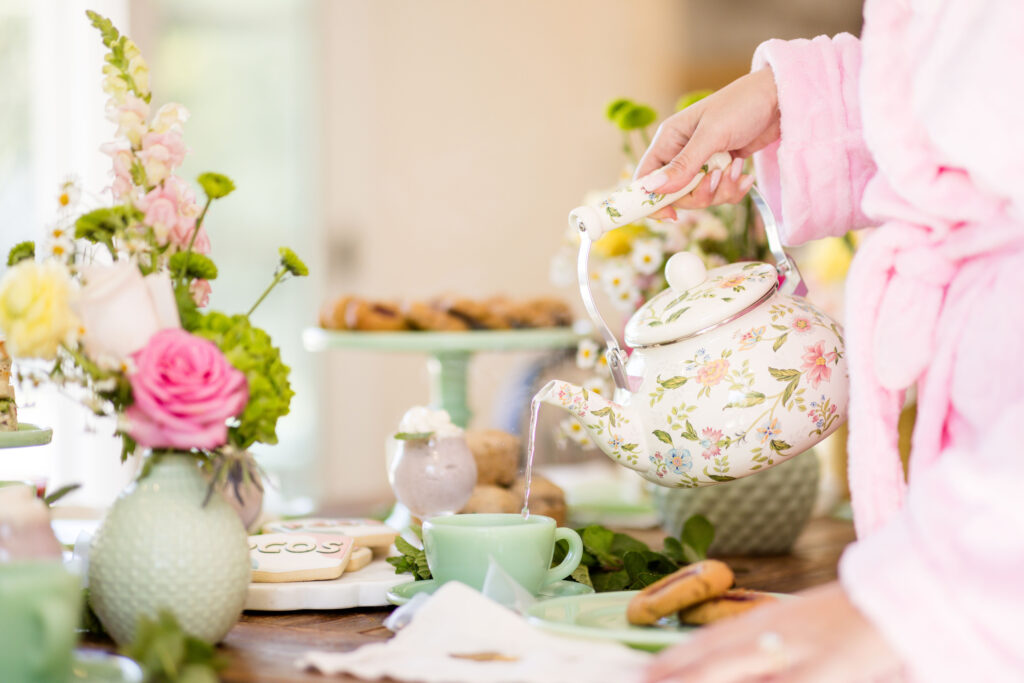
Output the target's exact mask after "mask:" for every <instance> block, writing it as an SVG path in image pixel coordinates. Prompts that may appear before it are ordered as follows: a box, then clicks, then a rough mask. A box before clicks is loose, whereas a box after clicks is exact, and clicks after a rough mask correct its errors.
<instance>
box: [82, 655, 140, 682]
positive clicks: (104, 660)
mask: <svg viewBox="0 0 1024 683" xmlns="http://www.w3.org/2000/svg"><path fill="white" fill-rule="evenodd" d="M144 679H145V676H144V675H143V673H142V669H141V668H140V667H139V665H138V664H136V663H135V661H134V660H131V659H128V658H127V657H122V656H121V655H115V654H111V653H109V652H104V651H103V650H83V649H79V650H75V655H74V661H73V662H72V664H71V678H69V679H68V683H142V681H143V680H144Z"/></svg>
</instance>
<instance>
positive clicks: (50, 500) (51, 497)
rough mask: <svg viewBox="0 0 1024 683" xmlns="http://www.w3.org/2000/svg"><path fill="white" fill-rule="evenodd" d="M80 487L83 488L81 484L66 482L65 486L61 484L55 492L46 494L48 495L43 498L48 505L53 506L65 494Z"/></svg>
mask: <svg viewBox="0 0 1024 683" xmlns="http://www.w3.org/2000/svg"><path fill="white" fill-rule="evenodd" d="M80 488H82V485H81V484H66V485H64V486H61V487H60V488H59V489H57V490H56V491H54V492H53V493H48V494H46V497H45V498H43V502H44V503H46V504H47V505H48V506H52V505H53V504H54V503H56V502H57V501H58V500H60V499H61V498H63V497H64V496H66V495H68V494H69V493H71V492H72V491H75V490H77V489H80Z"/></svg>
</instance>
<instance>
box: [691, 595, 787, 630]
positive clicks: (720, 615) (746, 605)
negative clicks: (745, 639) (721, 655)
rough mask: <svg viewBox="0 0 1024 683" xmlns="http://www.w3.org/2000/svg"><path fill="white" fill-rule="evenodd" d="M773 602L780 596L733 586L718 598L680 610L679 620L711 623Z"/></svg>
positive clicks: (693, 622)
mask: <svg viewBox="0 0 1024 683" xmlns="http://www.w3.org/2000/svg"><path fill="white" fill-rule="evenodd" d="M772 602H778V598H776V597H775V596H774V595H768V594H767V593H761V592H758V591H752V590H746V589H744V588H733V589H732V590H727V591H726V592H725V593H723V594H722V595H719V596H718V597H717V598H711V599H710V600H707V601H705V602H702V603H700V604H699V605H694V606H692V607H687V608H686V609H683V610H680V611H679V621H680V623H683V624H693V625H694V626H701V625H703V624H710V623H711V622H713V621H719V620H721V619H728V618H729V617H734V616H736V615H737V614H743V613H744V612H748V611H750V610H752V609H754V608H755V607H760V606H761V605H767V604H769V603H772Z"/></svg>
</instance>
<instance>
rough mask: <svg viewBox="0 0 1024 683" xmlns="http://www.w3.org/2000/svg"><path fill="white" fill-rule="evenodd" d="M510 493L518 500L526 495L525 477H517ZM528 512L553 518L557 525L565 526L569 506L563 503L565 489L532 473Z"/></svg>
mask: <svg viewBox="0 0 1024 683" xmlns="http://www.w3.org/2000/svg"><path fill="white" fill-rule="evenodd" d="M512 493H513V494H515V496H516V497H517V498H518V499H519V500H523V497H524V496H525V495H526V477H519V478H518V479H517V480H516V483H515V485H514V486H513V487H512ZM529 507H530V512H531V513H532V514H537V515H544V516H545V517H551V518H553V519H554V520H555V523H556V524H557V525H558V526H565V524H566V522H567V521H568V518H569V507H568V506H567V505H566V504H565V491H563V490H562V489H561V488H560V487H559V486H558V485H557V484H555V483H554V482H553V481H551V480H550V479H545V478H544V477H542V476H540V475H538V474H537V473H536V472H535V473H534V474H533V482H532V483H531V484H530V500H529Z"/></svg>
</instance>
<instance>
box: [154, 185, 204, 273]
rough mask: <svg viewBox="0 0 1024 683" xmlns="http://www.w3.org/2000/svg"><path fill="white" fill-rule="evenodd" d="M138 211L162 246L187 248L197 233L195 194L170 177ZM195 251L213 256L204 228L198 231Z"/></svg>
mask: <svg viewBox="0 0 1024 683" xmlns="http://www.w3.org/2000/svg"><path fill="white" fill-rule="evenodd" d="M139 209H141V210H142V211H143V213H144V214H145V217H144V220H145V222H146V224H147V225H149V226H150V227H152V228H153V231H154V232H155V233H156V238H157V241H158V242H159V243H160V245H161V246H163V245H165V244H167V243H168V242H170V243H172V244H174V245H176V246H178V247H180V248H181V249H186V248H188V244H189V242H190V241H191V240H192V232H193V231H194V230H195V229H196V217H197V216H198V215H199V205H198V204H196V195H195V193H194V192H193V191H192V188H190V187H189V186H188V184H187V183H186V182H185V181H184V180H182V179H181V178H179V177H177V176H170V177H169V178H167V179H166V180H165V181H164V182H163V184H162V185H159V186H157V187H154V188H153V189H152V190H150V191H149V192H148V193H147V194H146V196H144V197H143V198H142V199H141V200H139ZM192 249H193V250H194V251H195V252H196V253H198V254H208V253H210V238H209V237H208V236H207V234H206V230H204V229H203V228H200V229H199V234H198V235H197V236H196V241H195V244H193V245H192Z"/></svg>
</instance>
